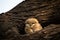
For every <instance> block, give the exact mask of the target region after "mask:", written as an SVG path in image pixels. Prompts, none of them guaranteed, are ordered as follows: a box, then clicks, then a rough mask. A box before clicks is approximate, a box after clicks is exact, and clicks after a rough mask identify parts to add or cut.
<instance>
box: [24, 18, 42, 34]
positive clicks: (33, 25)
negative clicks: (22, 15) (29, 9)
mask: <svg viewBox="0 0 60 40" xmlns="http://www.w3.org/2000/svg"><path fill="white" fill-rule="evenodd" d="M25 23H26V27H25V32H26V33H27V34H32V33H35V32H37V31H40V30H41V29H42V26H41V25H40V24H39V22H38V20H37V19H35V18H29V19H27V20H26V22H25Z"/></svg>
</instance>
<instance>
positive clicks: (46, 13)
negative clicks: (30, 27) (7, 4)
mask: <svg viewBox="0 0 60 40" xmlns="http://www.w3.org/2000/svg"><path fill="white" fill-rule="evenodd" d="M29 17H34V18H37V19H38V20H39V22H40V23H41V25H42V27H43V29H42V30H41V31H39V32H37V33H34V34H31V35H28V34H26V33H25V30H24V28H25V20H26V19H27V18H29ZM59 39H60V0H26V1H23V2H22V3H20V4H18V5H17V6H16V7H14V8H13V9H12V10H10V11H8V12H6V13H2V14H0V40H59Z"/></svg>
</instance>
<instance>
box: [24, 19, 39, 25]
mask: <svg viewBox="0 0 60 40" xmlns="http://www.w3.org/2000/svg"><path fill="white" fill-rule="evenodd" d="M25 23H26V25H29V26H32V25H34V24H36V23H39V22H38V20H37V19H36V18H28V19H27V20H26V21H25Z"/></svg>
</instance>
